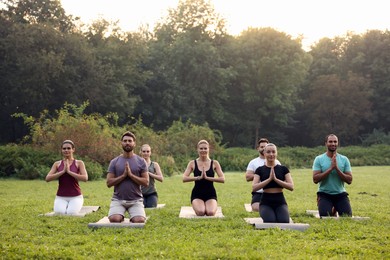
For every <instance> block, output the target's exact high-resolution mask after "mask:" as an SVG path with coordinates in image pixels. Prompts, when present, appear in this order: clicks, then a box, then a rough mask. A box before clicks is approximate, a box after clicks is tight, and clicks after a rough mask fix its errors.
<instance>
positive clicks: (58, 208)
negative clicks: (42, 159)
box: [46, 140, 88, 215]
mask: <svg viewBox="0 0 390 260" xmlns="http://www.w3.org/2000/svg"><path fill="white" fill-rule="evenodd" d="M61 151H62V156H63V159H62V160H61V161H57V162H55V163H54V164H53V166H52V167H51V169H50V171H49V173H48V174H47V175H46V181H47V182H50V181H53V180H58V190H57V195H56V198H55V200H54V212H55V213H58V214H70V215H72V214H77V213H79V211H80V210H81V208H82V207H83V203H84V197H83V194H82V193H81V189H80V185H79V181H87V180H88V173H87V170H86V169H85V164H84V162H83V161H81V160H76V159H75V158H74V157H73V153H74V152H75V146H74V143H73V142H72V141H71V140H65V141H63V142H62V145H61Z"/></svg>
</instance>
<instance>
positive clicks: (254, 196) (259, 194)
mask: <svg viewBox="0 0 390 260" xmlns="http://www.w3.org/2000/svg"><path fill="white" fill-rule="evenodd" d="M262 197H263V193H262V192H252V201H251V204H253V203H256V202H257V203H260V202H261V198H262Z"/></svg>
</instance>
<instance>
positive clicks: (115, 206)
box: [107, 131, 149, 223]
mask: <svg viewBox="0 0 390 260" xmlns="http://www.w3.org/2000/svg"><path fill="white" fill-rule="evenodd" d="M121 141H122V149H123V153H122V154H121V155H119V156H118V157H116V158H114V159H112V160H111V162H110V165H109V166H108V174H107V187H109V188H110V187H112V186H114V195H113V196H112V199H111V204H110V211H109V213H108V219H109V220H110V222H122V221H123V220H124V217H125V212H126V211H128V212H129V215H130V221H131V222H133V223H144V222H145V219H146V215H145V209H144V204H143V197H142V192H141V186H148V184H149V175H148V168H147V166H146V163H145V160H144V159H143V158H142V157H140V156H138V155H137V154H135V153H134V148H135V145H136V138H135V135H134V134H133V133H132V132H129V131H128V132H125V133H124V134H123V135H122V137H121Z"/></svg>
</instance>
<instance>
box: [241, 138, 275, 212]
mask: <svg viewBox="0 0 390 260" xmlns="http://www.w3.org/2000/svg"><path fill="white" fill-rule="evenodd" d="M268 143H269V141H268V139H267V138H260V139H259V141H258V142H257V147H256V150H257V151H258V152H259V156H258V157H256V158H254V159H253V160H251V161H250V162H249V164H248V166H247V167H246V172H245V179H246V181H248V182H249V181H252V182H253V177H254V176H255V171H256V169H257V168H259V167H260V166H263V165H264V163H265V157H264V147H265V146H266V145H267V144H268ZM276 164H280V162H279V161H278V160H276ZM262 196H263V189H260V190H257V191H252V200H251V207H252V211H257V212H258V211H259V208H260V201H261V197H262Z"/></svg>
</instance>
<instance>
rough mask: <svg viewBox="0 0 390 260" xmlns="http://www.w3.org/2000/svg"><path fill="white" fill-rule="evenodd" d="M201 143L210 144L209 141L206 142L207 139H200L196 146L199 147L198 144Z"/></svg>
mask: <svg viewBox="0 0 390 260" xmlns="http://www.w3.org/2000/svg"><path fill="white" fill-rule="evenodd" d="M201 144H207V145H208V146H210V144H209V142H207V140H204V139H202V140H200V141H199V142H198V145H197V147H199V145H201Z"/></svg>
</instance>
